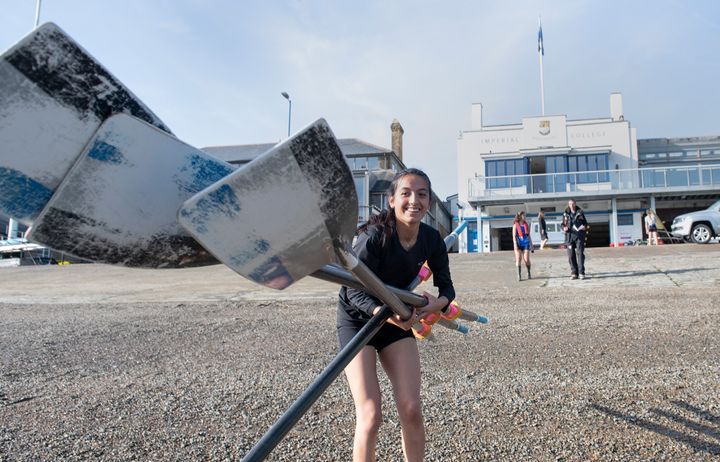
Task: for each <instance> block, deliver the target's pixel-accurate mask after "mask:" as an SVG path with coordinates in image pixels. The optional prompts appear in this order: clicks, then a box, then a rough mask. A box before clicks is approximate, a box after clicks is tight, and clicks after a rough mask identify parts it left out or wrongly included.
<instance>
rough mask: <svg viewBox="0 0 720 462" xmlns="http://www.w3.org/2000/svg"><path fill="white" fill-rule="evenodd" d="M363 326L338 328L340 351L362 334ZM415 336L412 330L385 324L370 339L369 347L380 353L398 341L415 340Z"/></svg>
mask: <svg viewBox="0 0 720 462" xmlns="http://www.w3.org/2000/svg"><path fill="white" fill-rule="evenodd" d="M362 328H363V326H362V325H359V324H356V325H348V324H346V325H344V326H340V327H338V328H337V333H338V340H339V341H340V349H342V348H345V345H347V344H348V343H350V340H352V339H353V337H355V334H357V333H358V332H360V329H362ZM413 337H414V335H413V333H412V329H411V330H402V329H400V328H399V327H397V326H395V325H392V324H388V323H385V324H383V326H382V327H381V328H380V330H379V331H378V332H377V334H375V336H374V337H373V338H371V339H370V341H369V342H368V345H370V346H371V347H373V348H375V350H376V351H378V352H380V351H382V350H383V348H385V347H386V346H388V345H390V344H391V343H395V342H397V341H398V340H402V339H404V338H413Z"/></svg>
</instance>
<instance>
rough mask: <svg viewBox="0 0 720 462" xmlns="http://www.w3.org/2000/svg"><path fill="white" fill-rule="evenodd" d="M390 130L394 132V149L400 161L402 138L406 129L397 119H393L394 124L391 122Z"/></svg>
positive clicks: (401, 156)
mask: <svg viewBox="0 0 720 462" xmlns="http://www.w3.org/2000/svg"><path fill="white" fill-rule="evenodd" d="M390 131H391V132H392V150H393V152H394V153H395V155H396V156H398V158H399V159H400V161H402V158H403V153H402V138H403V133H405V130H403V128H402V125H400V122H398V120H397V119H393V121H392V124H390Z"/></svg>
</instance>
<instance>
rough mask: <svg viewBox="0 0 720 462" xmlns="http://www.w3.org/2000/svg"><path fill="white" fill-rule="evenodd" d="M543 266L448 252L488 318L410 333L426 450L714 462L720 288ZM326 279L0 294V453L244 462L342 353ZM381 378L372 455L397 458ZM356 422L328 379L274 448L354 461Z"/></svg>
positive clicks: (463, 290)
mask: <svg viewBox="0 0 720 462" xmlns="http://www.w3.org/2000/svg"><path fill="white" fill-rule="evenodd" d="M715 252H716V251H715ZM509 258H511V257H509V256H508V255H504V256H502V259H504V260H505V261H507V260H508V259H509ZM543 258H545V260H543V259H538V264H537V265H536V267H537V268H538V275H539V276H538V279H537V280H533V281H531V282H532V285H531V284H530V283H528V284H526V285H519V284H517V283H514V282H513V283H511V282H509V281H510V279H509V280H508V282H502V283H498V282H497V281H496V283H494V284H488V285H487V286H485V285H484V284H483V279H482V277H483V275H487V276H488V278H489V279H488V280H490V277H491V275H492V273H493V272H494V271H497V265H499V264H500V263H498V261H500V260H495V259H483V258H482V257H478V256H475V257H474V259H472V258H469V257H465V258H463V257H457V256H455V257H454V258H453V265H454V267H458V268H461V270H459V271H457V272H456V273H455V275H456V277H457V279H458V280H459V281H460V282H459V284H458V285H459V287H458V289H459V290H458V293H459V294H461V295H462V302H463V304H464V306H467V307H468V308H469V309H473V310H474V311H477V312H481V313H483V314H486V315H487V316H488V317H489V318H490V319H491V323H490V324H489V325H487V326H485V327H477V328H474V329H473V330H472V331H471V332H470V334H468V335H466V336H462V335H460V334H457V333H453V332H448V331H441V330H437V331H436V332H437V335H436V339H435V341H433V342H424V343H422V344H420V350H421V358H422V363H423V400H424V406H425V411H424V412H425V420H426V427H427V433H428V438H429V441H428V445H427V457H426V460H430V461H478V460H508V461H524V460H528V461H530V460H533V461H534V460H540V461H544V460H577V461H588V460H608V461H609V460H617V461H628V460H668V461H679V460H697V461H704V460H707V461H709V460H718V459H720V360H719V359H718V358H719V357H720V346H719V345H718V334H720V308H718V307H720V288H719V287H718V285H717V283H711V284H708V285H707V286H706V287H704V288H703V289H702V290H696V289H693V290H690V289H689V288H688V287H685V286H683V285H682V284H680V285H678V284H677V283H675V284H669V285H667V286H665V285H663V286H651V287H647V286H645V287H643V286H642V285H638V286H628V283H627V280H628V279H629V278H628V277H626V276H623V277H622V278H621V279H622V281H623V284H624V285H622V286H620V285H617V284H614V283H613V282H612V281H611V278H609V277H608V276H607V275H606V276H605V280H606V282H605V283H603V284H601V283H600V281H602V280H603V279H602V278H598V279H596V280H595V281H592V280H590V281H586V282H590V283H593V282H594V285H593V284H589V285H587V286H585V287H584V288H583V289H581V290H577V291H573V290H569V289H568V288H567V286H562V287H555V286H553V284H548V282H549V281H550V282H552V281H554V280H555V279H554V278H555V276H553V274H554V273H553V272H552V268H553V265H556V266H555V267H557V268H559V267H560V266H561V264H562V262H563V261H564V260H563V258H562V256H561V255H560V254H557V255H554V256H552V257H543ZM658 258H660V260H657V261H655V262H654V263H653V264H654V265H656V266H658V265H660V263H658V262H667V264H668V265H672V264H673V258H674V257H673V256H672V255H671V254H668V255H665V256H662V255H661V256H659V257H658ZM665 259H667V260H665ZM591 262H592V261H591ZM594 262H595V264H596V266H598V267H599V266H600V265H601V262H602V255H600V256H596V257H595V260H594ZM711 263H712V265H714V264H716V263H717V259H715V260H713V261H712V262H711ZM712 265H711V266H712ZM87 266H89V265H87ZM706 266H707V265H706ZM94 267H95V268H97V271H98V273H101V272H102V271H103V268H104V267H102V266H99V265H98V266H94ZM468 268H472V271H471V270H470V269H468ZM624 269H625V270H627V268H624ZM196 271H200V270H196ZM502 271H503V272H507V273H508V274H512V268H511V267H508V266H507V263H504V267H503V270H502ZM558 271H559V270H558ZM563 271H564V269H563ZM658 271H660V272H661V273H665V274H669V273H670V272H671V271H670V270H668V269H667V268H660V269H658ZM543 273H545V274H543ZM3 274H6V275H7V274H9V273H3ZM28 274H30V276H29V277H28V276H27V275H26V279H28V278H29V279H32V277H33V276H32V274H31V273H28ZM165 274H167V273H165ZM178 274H180V273H178ZM38 275H39V276H38V277H41V276H42V273H38ZM543 276H545V279H543ZM97 277H101V274H98V276H97ZM163 277H167V276H163ZM557 277H558V278H559V277H560V276H559V275H558V276H557ZM474 278H477V279H474ZM473 279H474V280H475V281H476V282H475V283H474V284H473V283H471V282H472V281H473ZM558 280H560V279H558ZM715 281H717V280H715ZM575 282H577V281H575ZM166 283H167V282H166V281H164V282H163V284H166ZM320 287H321V289H322V290H318V291H315V292H312V291H311V292H307V293H305V296H300V295H298V296H297V297H295V298H293V297H287V298H284V299H280V300H279V299H277V298H273V297H272V294H273V292H267V294H269V295H268V296H266V297H265V298H266V299H264V300H263V299H262V298H263V297H261V296H258V295H257V294H255V295H253V298H252V299H247V300H245V299H242V298H241V297H240V298H239V297H237V296H235V297H227V298H226V300H224V301H190V302H177V301H172V302H171V301H164V302H158V301H152V302H142V301H134V302H121V301H117V300H111V301H92V302H84V303H81V302H78V303H72V304H70V303H66V304H61V303H56V302H53V303H37V304H33V303H17V302H13V300H12V299H10V301H7V300H3V299H2V296H0V300H3V303H0V345H1V357H0V359H1V361H2V369H1V371H0V424H1V427H2V429H1V432H0V460H2V461H10V460H13V461H14V460H23V461H34V460H37V461H47V460H107V461H115V460H143V461H145V460H163V461H164V460H171V461H174V460H178V461H180V460H183V461H184V460H211V461H222V460H238V459H240V458H241V457H242V456H243V455H244V454H245V453H246V452H247V451H248V450H249V449H250V448H251V447H252V445H253V444H254V443H255V442H256V441H257V440H258V439H259V438H260V437H261V436H262V434H263V433H264V432H265V431H266V430H267V428H268V427H269V426H270V425H271V424H272V423H273V422H274V421H275V419H276V418H277V417H278V416H279V415H280V414H282V412H283V411H284V410H285V409H286V408H287V407H288V406H289V405H290V404H291V403H292V402H293V401H294V400H295V398H296V397H297V396H298V395H299V394H300V393H301V392H302V390H303V389H304V388H305V387H306V386H307V384H309V383H310V382H311V381H312V380H313V379H314V377H315V376H316V375H317V374H318V373H319V372H320V371H321V370H322V369H323V368H324V366H325V365H326V364H327V363H328V362H329V361H330V360H331V359H332V357H333V356H334V354H335V353H336V352H337V341H336V338H335V330H334V322H335V320H334V316H335V299H334V296H333V292H334V289H332V291H331V290H328V289H327V286H320ZM518 287H521V288H522V289H518ZM628 287H630V288H628ZM0 290H2V286H1V285H0ZM27 290H28V292H31V291H32V289H31V288H30V287H28V289H27ZM114 290H119V289H114ZM0 293H1V292H0ZM308 293H310V294H311V296H310V295H307V294H308ZM173 298H175V299H176V298H178V296H175V297H168V298H167V299H168V300H170V299H173ZM180 298H181V297H180ZM233 298H235V299H233ZM470 307H472V308H470ZM437 329H440V328H437ZM382 386H383V390H384V396H385V400H384V403H383V412H384V420H385V423H384V425H383V427H382V429H381V434H380V439H379V444H378V460H383V461H385V460H392V461H394V460H402V454H401V451H400V444H399V424H398V419H397V414H396V411H395V409H394V407H393V402H392V399H391V398H390V397H391V392H390V387H389V383H388V381H387V380H386V378H385V377H384V376H382ZM353 428H354V410H353V406H352V400H351V397H350V393H349V390H348V387H347V384H346V383H345V380H344V379H341V380H337V381H336V382H335V383H334V384H333V385H332V386H331V387H330V388H329V389H328V391H327V392H326V393H325V394H324V395H323V396H322V397H321V398H320V399H319V400H318V401H317V403H316V404H315V405H314V406H313V407H312V408H311V409H310V411H309V412H308V414H307V415H306V416H305V417H304V418H303V419H302V420H301V421H300V423H299V424H298V425H297V426H296V427H295V428H294V429H293V430H292V431H291V432H290V434H289V435H288V436H287V437H286V439H285V440H284V441H283V442H282V443H281V444H280V445H279V446H278V447H277V448H276V449H275V451H273V453H272V454H271V456H270V457H269V458H268V460H273V461H343V460H350V459H351V444H352V435H353Z"/></svg>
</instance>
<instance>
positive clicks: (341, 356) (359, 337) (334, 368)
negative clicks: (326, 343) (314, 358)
mask: <svg viewBox="0 0 720 462" xmlns="http://www.w3.org/2000/svg"><path fill="white" fill-rule="evenodd" d="M392 314H393V311H392V310H391V309H390V308H388V307H387V306H383V308H382V309H381V310H380V311H379V312H378V313H377V314H376V315H375V316H373V317H372V318H371V319H370V321H368V323H367V324H365V326H364V327H363V328H362V329H360V332H358V333H357V334H355V337H353V338H352V340H350V343H348V344H347V345H345V348H343V349H342V350H340V353H338V354H337V356H335V359H333V360H332V361H331V362H330V364H328V365H327V367H326V368H325V370H323V371H322V373H320V375H319V376H318V377H317V378H316V379H315V381H314V382H313V383H312V384H310V386H309V387H307V388H306V389H305V391H304V392H303V393H302V395H300V397H299V398H298V399H297V400H295V402H294V403H293V404H292V406H290V408H289V409H288V410H287V411H285V413H284V414H283V415H282V416H281V417H280V418H279V419H278V420H277V422H275V424H273V426H272V427H270V429H269V430H268V431H267V432H266V433H265V435H263V437H262V438H261V439H260V441H258V442H257V443H256V444H255V446H253V448H252V449H251V450H250V452H248V453H247V454H246V455H245V457H244V458H243V459H242V460H243V462H258V461H262V460H265V457H267V455H268V454H270V452H271V451H272V450H273V449H275V446H277V445H278V443H280V441H282V439H283V438H284V437H285V435H286V434H287V433H288V432H289V431H290V430H291V429H292V428H293V427H294V426H295V424H296V423H297V422H298V420H300V418H301V417H302V416H303V415H304V414H305V412H306V411H307V410H308V409H309V408H310V406H312V405H313V403H315V401H317V399H318V398H319V397H320V395H322V394H323V392H324V391H325V390H326V389H327V387H329V386H330V384H331V383H332V382H333V381H334V380H335V379H336V378H337V376H338V375H339V374H340V373H341V372H342V371H343V370H344V369H345V366H347V365H348V364H349V363H350V361H352V359H353V358H354V357H355V355H356V354H357V353H358V352H359V351H360V350H361V349H362V348H363V347H364V346H365V345H367V343H368V342H369V341H370V339H371V338H373V336H374V335H375V334H376V333H377V331H378V330H380V328H381V327H382V325H383V324H384V323H385V321H386V320H387V318H389V317H390V316H392Z"/></svg>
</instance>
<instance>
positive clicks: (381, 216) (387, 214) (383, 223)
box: [357, 168, 432, 247]
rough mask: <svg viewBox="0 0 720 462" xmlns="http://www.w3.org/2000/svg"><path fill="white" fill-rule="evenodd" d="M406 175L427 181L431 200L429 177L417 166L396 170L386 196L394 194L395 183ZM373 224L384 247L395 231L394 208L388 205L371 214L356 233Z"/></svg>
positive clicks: (362, 231) (360, 232)
mask: <svg viewBox="0 0 720 462" xmlns="http://www.w3.org/2000/svg"><path fill="white" fill-rule="evenodd" d="M407 175H415V176H419V177H420V178H422V179H424V180H425V181H426V182H427V185H428V194H429V195H430V198H431V200H432V185H431V184H430V178H429V177H428V176H427V174H426V173H425V172H423V171H422V170H420V169H417V168H406V169H404V170H401V171H399V172H397V173H396V174H395V176H394V177H393V179H392V181H391V182H390V186H389V187H388V189H387V195H388V197H391V196H394V195H395V191H397V185H398V183H400V179H402V178H403V177H404V176H407ZM373 225H374V226H377V227H378V228H380V230H381V231H382V241H381V245H382V246H383V247H385V245H386V244H387V242H389V240H390V237H392V234H393V233H394V232H395V225H396V223H395V209H392V208H390V207H388V208H387V209H383V210H382V211H381V212H380V213H378V214H377V215H372V216H371V217H370V219H369V220H368V221H367V222H366V223H363V224H362V225H360V226H359V227H358V229H357V234H362V233H364V232H365V231H367V229H368V227H370V226H373Z"/></svg>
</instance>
